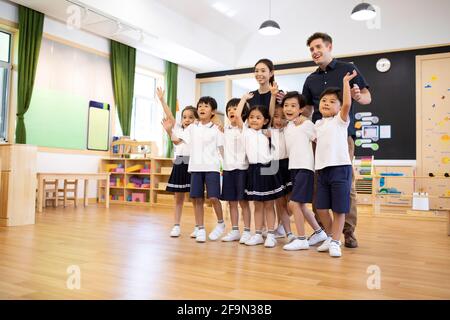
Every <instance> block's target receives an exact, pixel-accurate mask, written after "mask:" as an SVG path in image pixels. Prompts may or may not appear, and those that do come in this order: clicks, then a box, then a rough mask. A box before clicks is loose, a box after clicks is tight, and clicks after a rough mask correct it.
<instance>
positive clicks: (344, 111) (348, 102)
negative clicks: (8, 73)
mask: <svg viewBox="0 0 450 320" xmlns="http://www.w3.org/2000/svg"><path fill="white" fill-rule="evenodd" d="M357 75H358V73H357V72H356V70H353V72H352V74H350V73H349V72H347V74H346V75H345V76H344V79H343V90H344V91H343V93H342V107H341V112H340V114H341V119H342V120H344V121H345V122H347V121H348V114H349V112H350V108H351V106H352V93H351V88H350V80H352V79H353V78H354V77H356V76H357Z"/></svg>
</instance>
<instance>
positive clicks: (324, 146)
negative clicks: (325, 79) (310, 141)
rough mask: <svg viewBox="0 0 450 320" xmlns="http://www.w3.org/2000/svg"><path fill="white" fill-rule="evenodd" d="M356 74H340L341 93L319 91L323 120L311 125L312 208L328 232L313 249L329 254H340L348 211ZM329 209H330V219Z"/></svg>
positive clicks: (338, 91) (331, 90) (339, 91)
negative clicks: (314, 198) (349, 139)
mask: <svg viewBox="0 0 450 320" xmlns="http://www.w3.org/2000/svg"><path fill="white" fill-rule="evenodd" d="M356 76H357V72H356V71H355V70H353V73H352V74H350V73H347V74H346V75H345V76H344V79H343V94H342V93H341V90H340V89H339V88H328V89H326V90H325V91H324V92H323V93H322V94H321V96H320V104H319V111H320V113H321V114H322V116H323V119H321V120H319V121H317V123H316V125H315V128H316V133H317V147H316V164H315V167H316V170H317V203H316V207H317V213H318V214H319V218H320V221H321V222H322V224H323V226H324V228H325V230H326V232H327V233H328V234H331V235H332V237H329V238H328V239H327V240H325V241H324V243H323V244H322V245H321V246H320V247H319V248H318V249H317V250H318V251H319V252H326V251H328V252H329V254H330V256H331V257H340V256H342V252H341V247H340V246H341V242H340V241H339V240H340V236H341V234H342V230H343V229H344V223H345V214H348V213H349V211H350V189H351V186H352V162H351V159H350V156H349V153H348V143H347V128H348V126H349V123H350V118H349V112H350V107H351V103H352V98H351V91H350V81H351V80H352V79H353V78H355V77H356ZM329 209H332V210H333V218H331V216H330V213H329Z"/></svg>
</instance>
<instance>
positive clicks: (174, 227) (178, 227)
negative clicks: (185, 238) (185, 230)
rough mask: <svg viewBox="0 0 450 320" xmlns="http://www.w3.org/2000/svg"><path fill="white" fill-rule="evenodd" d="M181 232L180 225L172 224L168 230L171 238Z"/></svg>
mask: <svg viewBox="0 0 450 320" xmlns="http://www.w3.org/2000/svg"><path fill="white" fill-rule="evenodd" d="M180 234H181V229H180V226H173V228H172V231H170V236H171V237H172V238H177V237H179V236H180Z"/></svg>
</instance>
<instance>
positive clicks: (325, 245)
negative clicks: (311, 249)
mask: <svg viewBox="0 0 450 320" xmlns="http://www.w3.org/2000/svg"><path fill="white" fill-rule="evenodd" d="M330 242H331V237H328V238H327V240H325V241H324V242H323V243H322V245H321V246H320V247H318V248H317V251H319V252H327V251H328V250H329V249H330Z"/></svg>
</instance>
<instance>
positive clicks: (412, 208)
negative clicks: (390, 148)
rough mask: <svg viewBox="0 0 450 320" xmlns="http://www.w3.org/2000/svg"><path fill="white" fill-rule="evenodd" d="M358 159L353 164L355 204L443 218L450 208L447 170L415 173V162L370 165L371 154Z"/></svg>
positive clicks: (378, 210)
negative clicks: (401, 164) (408, 163)
mask: <svg viewBox="0 0 450 320" xmlns="http://www.w3.org/2000/svg"><path fill="white" fill-rule="evenodd" d="M358 160H359V161H355V165H354V168H355V172H354V173H355V183H356V193H357V200H358V204H363V205H370V206H372V207H373V212H374V213H376V214H384V213H386V212H401V213H407V214H408V215H410V216H417V217H439V218H444V217H445V215H446V212H448V211H449V210H450V201H449V200H450V190H449V188H448V181H449V174H448V173H442V174H438V173H429V174H428V175H418V174H417V172H416V167H415V166H404V165H403V166H392V165H391V166H385V165H374V164H373V157H363V158H360V159H358ZM382 207H383V210H381V208H382Z"/></svg>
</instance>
